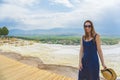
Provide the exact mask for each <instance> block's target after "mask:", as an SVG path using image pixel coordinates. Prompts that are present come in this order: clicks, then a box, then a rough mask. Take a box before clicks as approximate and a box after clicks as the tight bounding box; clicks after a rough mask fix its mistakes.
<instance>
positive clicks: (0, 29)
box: [0, 28, 2, 37]
mask: <svg viewBox="0 0 120 80" xmlns="http://www.w3.org/2000/svg"><path fill="white" fill-rule="evenodd" d="M1 36H2V28H0V37H1Z"/></svg>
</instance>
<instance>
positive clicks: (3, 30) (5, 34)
mask: <svg viewBox="0 0 120 80" xmlns="http://www.w3.org/2000/svg"><path fill="white" fill-rule="evenodd" d="M8 33H9V30H8V29H7V27H6V26H4V27H3V28H2V29H1V35H3V36H4V37H6V36H7V35H8Z"/></svg>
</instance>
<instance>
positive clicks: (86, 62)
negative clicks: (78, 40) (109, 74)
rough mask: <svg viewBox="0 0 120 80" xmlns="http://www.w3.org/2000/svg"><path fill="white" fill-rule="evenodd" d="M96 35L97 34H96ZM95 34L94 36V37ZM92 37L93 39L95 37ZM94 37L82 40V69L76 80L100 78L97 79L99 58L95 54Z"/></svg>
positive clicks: (95, 79)
mask: <svg viewBox="0 0 120 80" xmlns="http://www.w3.org/2000/svg"><path fill="white" fill-rule="evenodd" d="M96 35H97V34H96ZM96 35H95V37H96ZM95 37H94V39H95ZM94 39H92V40H90V41H85V40H84V39H82V41H83V57H82V66H83V69H82V70H81V71H80V70H79V74H78V80H100V79H99V59H98V54H97V46H96V42H95V41H94Z"/></svg>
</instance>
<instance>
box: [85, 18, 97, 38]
mask: <svg viewBox="0 0 120 80" xmlns="http://www.w3.org/2000/svg"><path fill="white" fill-rule="evenodd" d="M87 22H89V23H90V24H91V36H92V38H94V36H95V34H96V32H95V29H94V25H93V23H92V21H90V20H86V21H85V22H84V31H85V35H84V38H85V39H86V38H88V37H89V35H88V33H87V32H86V30H85V24H86V23H87Z"/></svg>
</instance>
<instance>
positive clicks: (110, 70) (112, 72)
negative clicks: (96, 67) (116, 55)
mask: <svg viewBox="0 0 120 80" xmlns="http://www.w3.org/2000/svg"><path fill="white" fill-rule="evenodd" d="M104 71H108V72H110V73H111V74H112V77H111V79H110V80H116V78H117V75H116V73H115V71H114V70H113V69H111V68H107V69H104V70H101V72H102V75H103V72H104ZM103 76H104V75H103Z"/></svg>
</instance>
